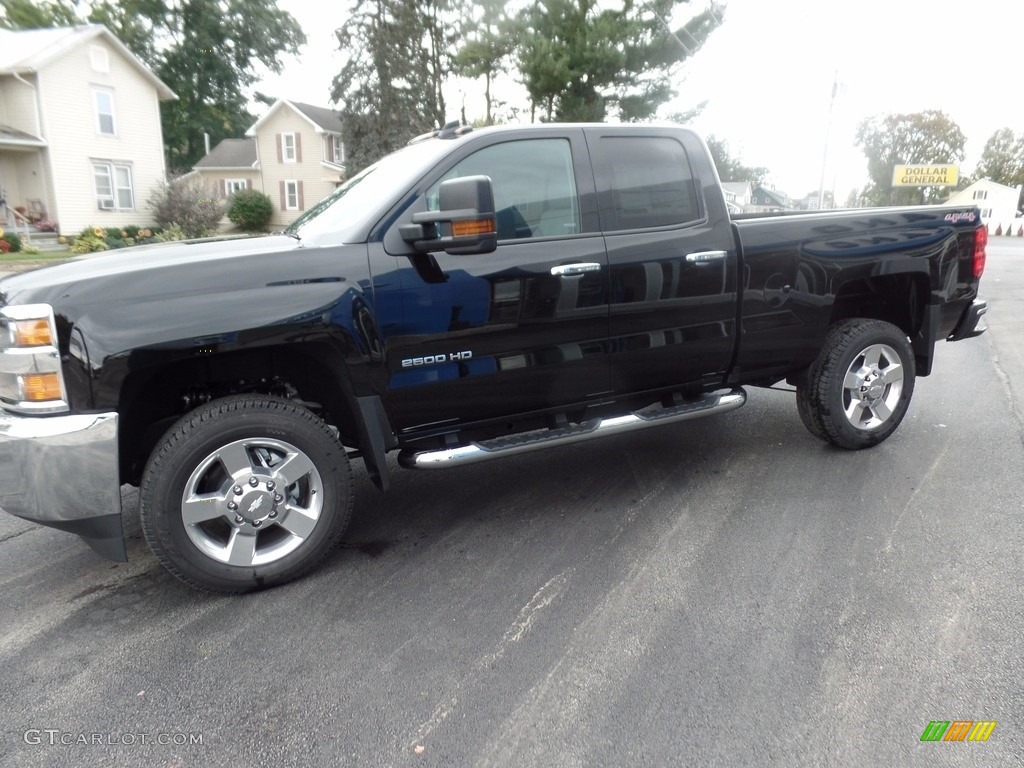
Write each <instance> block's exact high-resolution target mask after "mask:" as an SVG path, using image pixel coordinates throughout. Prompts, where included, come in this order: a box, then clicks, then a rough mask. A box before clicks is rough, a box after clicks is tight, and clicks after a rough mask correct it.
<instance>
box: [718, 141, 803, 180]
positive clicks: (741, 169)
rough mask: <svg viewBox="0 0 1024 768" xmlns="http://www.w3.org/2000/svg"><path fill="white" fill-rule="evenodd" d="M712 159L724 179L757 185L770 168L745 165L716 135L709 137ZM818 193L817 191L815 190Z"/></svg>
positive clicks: (766, 175) (719, 175)
mask: <svg viewBox="0 0 1024 768" xmlns="http://www.w3.org/2000/svg"><path fill="white" fill-rule="evenodd" d="M707 143H708V150H709V151H710V152H711V159H712V160H714V161H715V168H716V169H718V177H719V178H720V179H721V180H722V181H749V182H750V183H751V185H752V186H754V187H756V186H758V185H759V184H763V183H764V180H765V179H766V178H767V177H768V169H767V168H764V167H762V166H751V165H744V164H743V163H742V162H741V161H740V159H739V158H738V157H733V155H732V153H731V152H730V151H729V143H728V142H727V141H724V140H722V139H719V138H718V137H716V136H714V135H710V136H708V137H707ZM815 194H817V191H815Z"/></svg>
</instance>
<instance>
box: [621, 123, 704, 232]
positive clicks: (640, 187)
mask: <svg viewBox="0 0 1024 768" xmlns="http://www.w3.org/2000/svg"><path fill="white" fill-rule="evenodd" d="M601 154H602V156H603V157H604V158H607V160H606V163H607V168H606V173H607V176H608V178H607V179H606V183H607V186H608V189H609V190H610V192H609V194H608V196H607V198H606V200H607V202H606V205H605V207H604V210H603V212H602V215H603V217H604V218H603V219H602V226H603V227H604V229H605V230H622V229H647V228H650V227H664V226H669V225H673V224H685V223H687V222H692V221H696V220H698V219H699V218H700V212H699V210H698V206H697V189H696V186H695V185H694V183H693V174H692V173H691V171H690V163H689V161H688V160H687V158H686V151H685V150H684V149H683V146H682V145H681V144H680V143H679V142H678V141H676V140H675V139H669V138H661V137H648V136H636V137H632V136H606V137H603V138H602V139H601Z"/></svg>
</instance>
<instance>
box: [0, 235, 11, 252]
mask: <svg viewBox="0 0 1024 768" xmlns="http://www.w3.org/2000/svg"><path fill="white" fill-rule="evenodd" d="M10 252H11V244H10V243H8V242H7V241H6V240H4V239H3V238H0V253H10Z"/></svg>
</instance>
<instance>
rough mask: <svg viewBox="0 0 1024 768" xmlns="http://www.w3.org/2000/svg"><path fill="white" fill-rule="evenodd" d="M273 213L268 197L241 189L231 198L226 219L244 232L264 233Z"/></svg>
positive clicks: (254, 191)
mask: <svg viewBox="0 0 1024 768" xmlns="http://www.w3.org/2000/svg"><path fill="white" fill-rule="evenodd" d="M273 212H274V204H273V203H272V202H271V201H270V198H269V197H267V196H266V195H264V194H263V193H262V192H260V191H258V190H255V189H243V190H241V191H239V192H235V194H234V195H233V196H232V198H231V207H230V208H229V209H228V218H229V219H230V220H231V223H232V224H234V225H235V226H236V227H238V228H239V229H242V230H245V231H246V232H266V230H267V224H269V223H270V216H271V214H273Z"/></svg>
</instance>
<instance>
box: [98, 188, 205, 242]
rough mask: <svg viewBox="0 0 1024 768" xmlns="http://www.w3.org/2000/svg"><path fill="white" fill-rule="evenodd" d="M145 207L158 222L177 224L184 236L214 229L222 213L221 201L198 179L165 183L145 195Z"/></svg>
mask: <svg viewBox="0 0 1024 768" xmlns="http://www.w3.org/2000/svg"><path fill="white" fill-rule="evenodd" d="M149 207H150V209H152V211H153V215H154V218H155V219H156V221H157V223H158V224H159V225H160V226H162V227H170V226H172V225H174V224H177V225H178V226H179V227H181V230H182V232H184V233H185V236H186V237H205V236H207V235H212V234H214V233H216V231H217V225H218V224H219V223H220V219H221V216H223V215H224V209H223V205H222V203H221V201H220V200H218V199H217V197H216V195H215V194H214V193H213V192H212V191H211V190H210V189H209V188H208V187H207V186H206V185H205V184H204V183H203V182H202V181H200V180H199V179H190V180H187V181H177V182H174V183H172V184H165V185H164V186H162V187H160V188H158V189H157V190H156V191H155V192H154V193H153V194H152V196H151V197H150V198H149ZM118 236H120V232H119V233H118Z"/></svg>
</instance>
